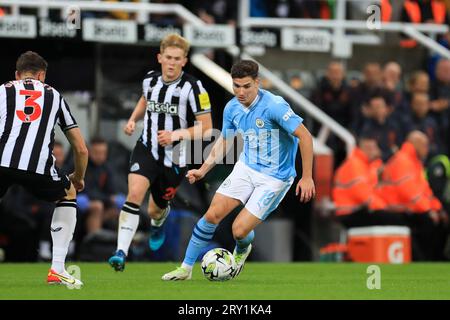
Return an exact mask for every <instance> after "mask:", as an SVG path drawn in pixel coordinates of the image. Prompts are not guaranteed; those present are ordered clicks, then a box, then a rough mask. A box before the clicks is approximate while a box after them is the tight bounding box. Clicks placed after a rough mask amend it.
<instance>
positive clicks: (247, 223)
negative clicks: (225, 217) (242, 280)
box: [232, 208, 262, 277]
mask: <svg viewBox="0 0 450 320" xmlns="http://www.w3.org/2000/svg"><path fill="white" fill-rule="evenodd" d="M261 222H262V220H260V219H259V218H257V217H256V216H254V215H253V214H251V213H250V211H248V210H247V209H246V208H244V209H242V211H241V212H240V213H239V214H238V216H237V217H236V219H235V220H234V222H233V226H232V232H233V237H234V239H235V240H236V247H235V248H234V251H233V255H234V260H235V261H236V271H235V272H234V274H233V277H237V276H238V275H239V274H240V273H241V271H242V269H243V268H244V263H245V260H247V257H248V256H249V254H250V252H251V250H252V244H251V243H252V241H253V239H254V237H255V232H254V231H253V230H254V229H255V228H256V226H257V225H259V224H260V223H261Z"/></svg>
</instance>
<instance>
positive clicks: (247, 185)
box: [162, 60, 315, 281]
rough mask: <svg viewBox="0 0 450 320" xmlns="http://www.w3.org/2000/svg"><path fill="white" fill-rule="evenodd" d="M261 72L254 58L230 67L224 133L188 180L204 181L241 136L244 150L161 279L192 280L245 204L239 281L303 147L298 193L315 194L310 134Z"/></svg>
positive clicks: (236, 232) (237, 252) (236, 229)
mask: <svg viewBox="0 0 450 320" xmlns="http://www.w3.org/2000/svg"><path fill="white" fill-rule="evenodd" d="M258 69H259V68H258V64H257V63H255V62H253V61H250V60H242V61H240V62H237V63H236V64H234V65H233V67H232V68H231V77H232V79H233V91H234V94H235V97H234V98H233V99H231V100H230V102H228V104H227V105H226V107H225V110H224V115H223V127H222V135H221V137H220V138H219V139H218V141H217V143H216V144H215V145H214V147H213V149H212V150H211V154H210V155H209V156H208V158H207V159H206V161H205V163H204V164H203V165H202V166H201V167H200V169H198V170H190V171H189V172H188V173H187V175H186V177H187V178H188V180H189V182H190V183H191V184H192V183H194V182H196V181H199V180H200V179H202V178H203V177H204V176H205V175H206V174H207V173H208V172H209V171H210V170H211V169H212V168H213V167H214V166H215V165H216V163H217V162H219V161H221V160H222V159H223V157H224V154H225V153H226V150H229V148H230V146H231V145H232V143H233V140H234V135H235V134H236V133H240V134H241V135H242V137H243V139H244V148H243V151H242V153H241V155H240V158H239V161H238V162H237V163H236V164H235V166H234V169H233V171H232V172H231V174H230V175H229V176H228V177H227V178H226V179H225V181H224V182H223V183H222V184H221V186H220V187H219V189H218V190H217V191H216V194H215V195H214V198H213V200H212V202H211V205H210V207H209V209H208V211H207V212H206V214H205V215H204V216H203V217H202V218H201V219H200V220H199V221H198V222H197V225H196V226H195V227H194V230H193V232H192V237H191V239H190V242H189V245H188V247H187V250H186V255H185V258H184V261H183V263H182V265H181V267H179V268H177V269H176V270H174V271H172V272H169V273H167V274H165V275H163V276H162V280H168V281H170V280H187V279H191V277H192V267H193V265H194V263H195V261H196V260H197V258H198V256H199V254H200V253H201V252H202V251H203V250H204V249H205V248H206V247H207V245H208V243H209V241H211V239H212V237H213V235H214V232H215V230H216V227H217V226H218V224H219V223H220V221H222V219H223V218H225V217H226V216H227V215H228V214H229V213H230V212H231V211H233V209H235V208H236V207H237V206H239V205H241V204H244V205H245V208H244V209H242V211H241V212H240V213H239V215H238V216H237V217H236V219H235V220H234V222H233V226H232V232H233V237H234V239H236V247H235V249H234V252H233V255H234V257H235V261H236V265H237V268H236V271H235V273H234V275H233V277H236V276H237V275H238V274H239V273H240V272H241V271H242V268H243V266H244V262H245V260H246V259H247V257H248V255H249V254H250V251H251V249H252V245H251V243H252V241H253V239H254V237H255V233H254V231H253V229H254V228H255V227H256V226H257V225H259V224H260V223H261V222H262V221H264V220H265V219H266V218H267V216H268V215H269V214H270V213H271V212H272V211H273V210H275V208H276V207H277V206H278V205H279V204H280V202H281V200H282V199H283V198H284V196H285V195H286V193H287V192H288V190H289V189H290V187H291V185H292V183H293V181H294V177H295V176H296V172H295V156H296V153H297V148H298V147H300V151H301V156H302V167H303V172H302V178H301V179H300V181H299V183H298V184H297V186H296V194H297V195H299V194H300V201H301V202H307V201H309V200H311V199H312V198H313V197H314V196H315V186H314V181H313V179H312V162H313V143H312V137H311V134H310V133H309V131H308V130H307V129H306V128H305V126H304V125H303V124H302V122H303V119H302V118H301V117H299V116H298V115H296V114H295V113H294V112H293V111H292V109H291V108H290V107H289V104H288V103H287V102H286V101H285V100H284V99H283V98H282V97H279V96H276V95H274V94H272V93H270V92H268V91H266V90H262V89H259V79H258Z"/></svg>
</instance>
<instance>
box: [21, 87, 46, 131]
mask: <svg viewBox="0 0 450 320" xmlns="http://www.w3.org/2000/svg"><path fill="white" fill-rule="evenodd" d="M19 94H20V95H21V96H27V97H28V98H27V99H25V108H27V107H28V108H32V109H33V111H32V112H31V113H25V111H24V110H25V109H24V110H16V115H17V117H18V118H19V119H20V120H21V121H22V122H27V123H29V122H33V121H36V120H37V119H39V117H40V116H41V114H42V109H41V106H40V105H39V104H38V103H37V102H36V99H39V98H40V97H41V96H42V92H41V91H34V90H20V91H19Z"/></svg>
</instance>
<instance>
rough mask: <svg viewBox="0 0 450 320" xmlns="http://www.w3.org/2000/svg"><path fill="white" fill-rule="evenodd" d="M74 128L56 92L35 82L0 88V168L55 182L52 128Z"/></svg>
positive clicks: (31, 80)
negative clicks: (32, 174)
mask: <svg viewBox="0 0 450 320" xmlns="http://www.w3.org/2000/svg"><path fill="white" fill-rule="evenodd" d="M56 123H58V124H59V126H60V127H61V129H62V130H63V131H67V130H69V129H72V128H76V127H78V125H77V123H76V121H75V119H74V118H73V117H72V114H71V113H70V110H69V106H68V105H67V103H66V102H65V101H64V99H63V97H62V96H61V95H60V94H59V92H58V91H56V90H55V89H53V88H52V87H50V86H49V85H47V84H45V83H42V82H40V81H38V80H33V79H26V80H19V81H10V82H7V83H5V84H4V85H2V86H0V166H1V167H6V168H13V169H18V170H23V171H28V172H32V173H38V174H42V175H48V176H51V177H52V178H53V180H59V177H58V174H57V172H56V170H55V158H54V157H53V153H52V151H53V143H54V135H55V133H54V127H55V125H56Z"/></svg>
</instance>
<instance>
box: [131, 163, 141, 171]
mask: <svg viewBox="0 0 450 320" xmlns="http://www.w3.org/2000/svg"><path fill="white" fill-rule="evenodd" d="M139 169H140V167H139V163H137V162H135V163H134V164H133V165H132V166H131V168H130V171H131V172H136V171H138V170H139Z"/></svg>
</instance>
